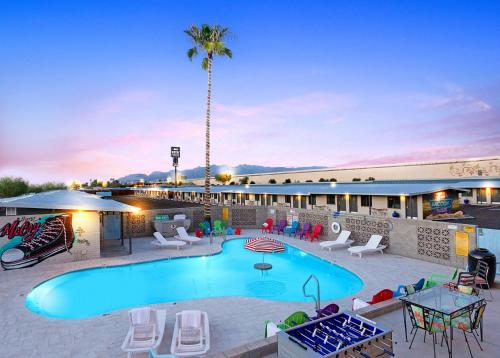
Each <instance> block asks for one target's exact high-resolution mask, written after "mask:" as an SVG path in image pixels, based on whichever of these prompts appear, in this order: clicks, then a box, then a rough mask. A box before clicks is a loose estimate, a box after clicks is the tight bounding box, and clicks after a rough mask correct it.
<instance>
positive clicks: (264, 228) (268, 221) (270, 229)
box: [260, 218, 273, 234]
mask: <svg viewBox="0 0 500 358" xmlns="http://www.w3.org/2000/svg"><path fill="white" fill-rule="evenodd" d="M264 224H267V226H266V225H264ZM264 224H262V226H261V228H260V232H261V233H264V232H268V233H270V234H272V232H273V219H271V218H267V219H266V222H265V223H264Z"/></svg>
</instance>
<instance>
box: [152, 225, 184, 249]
mask: <svg viewBox="0 0 500 358" xmlns="http://www.w3.org/2000/svg"><path fill="white" fill-rule="evenodd" d="M183 229H184V228H183ZM153 236H154V237H155V240H153V241H151V245H154V246H156V247H175V248H177V250H179V248H180V247H181V246H184V245H186V243H185V242H184V241H180V240H167V239H165V238H164V237H163V235H162V234H161V233H160V232H158V231H156V232H154V233H153Z"/></svg>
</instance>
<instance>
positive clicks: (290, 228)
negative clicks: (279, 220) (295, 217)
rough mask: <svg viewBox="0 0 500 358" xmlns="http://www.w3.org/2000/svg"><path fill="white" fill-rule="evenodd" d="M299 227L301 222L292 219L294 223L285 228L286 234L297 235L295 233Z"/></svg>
mask: <svg viewBox="0 0 500 358" xmlns="http://www.w3.org/2000/svg"><path fill="white" fill-rule="evenodd" d="M298 228H299V222H298V221H292V225H291V226H287V227H286V228H285V234H288V236H292V234H293V235H295V233H296V232H297V229H298Z"/></svg>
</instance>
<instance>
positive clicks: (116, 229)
mask: <svg viewBox="0 0 500 358" xmlns="http://www.w3.org/2000/svg"><path fill="white" fill-rule="evenodd" d="M101 225H102V228H101V232H102V238H103V240H120V239H121V233H122V221H121V217H120V213H116V212H103V213H102V220H101Z"/></svg>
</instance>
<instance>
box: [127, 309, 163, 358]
mask: <svg viewBox="0 0 500 358" xmlns="http://www.w3.org/2000/svg"><path fill="white" fill-rule="evenodd" d="M128 316H129V322H130V327H129V330H128V332H127V335H126V336H125V340H124V341H123V343H122V346H121V349H122V350H123V351H124V352H127V357H128V358H131V357H132V355H133V354H134V353H140V352H148V351H149V350H151V349H156V348H157V347H158V346H159V345H160V343H161V341H162V339H163V333H164V332H165V321H166V317H167V311H166V310H154V309H152V308H150V307H142V308H134V309H132V310H130V311H129V313H128Z"/></svg>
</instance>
